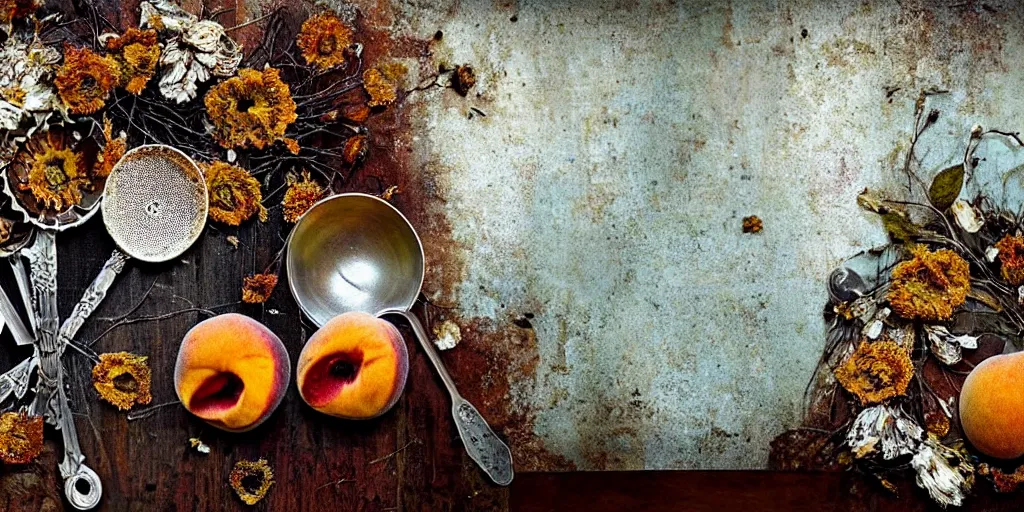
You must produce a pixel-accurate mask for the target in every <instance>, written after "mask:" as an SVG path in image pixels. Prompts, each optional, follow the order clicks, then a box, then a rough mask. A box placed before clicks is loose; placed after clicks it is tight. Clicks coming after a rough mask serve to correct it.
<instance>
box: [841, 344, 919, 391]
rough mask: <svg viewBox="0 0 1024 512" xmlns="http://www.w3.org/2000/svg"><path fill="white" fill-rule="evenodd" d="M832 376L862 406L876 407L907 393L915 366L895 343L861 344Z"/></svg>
mask: <svg viewBox="0 0 1024 512" xmlns="http://www.w3.org/2000/svg"><path fill="white" fill-rule="evenodd" d="M834 373H835V376H836V380H838V381H839V383H840V384H842V385H843V388H845V389H846V390H847V391H849V392H850V393H851V394H853V395H854V396H856V397H857V398H858V399H859V400H860V403H861V404H863V405H867V404H877V403H879V402H882V401H884V400H888V399H890V398H892V397H895V396H900V395H903V394H904V393H906V392H907V386H908V385H909V384H910V381H911V379H913V377H914V363H913V362H912V361H911V360H910V356H909V355H908V354H907V351H906V350H905V349H903V347H900V346H899V345H897V344H896V343H895V342H892V341H888V340H885V341H876V342H861V344H860V346H858V347H857V350H856V351H854V352H853V354H851V355H850V357H848V358H847V359H846V361H844V362H843V363H842V364H841V365H839V367H838V368H836V369H835V372H834Z"/></svg>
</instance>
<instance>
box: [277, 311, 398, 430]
mask: <svg viewBox="0 0 1024 512" xmlns="http://www.w3.org/2000/svg"><path fill="white" fill-rule="evenodd" d="M408 373H409V352H408V351H407V350H406V348H405V340H404V339H403V338H402V334H401V333H400V332H398V329H396V328H395V326H393V325H391V324H390V323H388V322H387V321H385V320H381V319H379V318H376V317H374V316H373V315H370V314H367V313H358V312H350V313H343V314H341V315H338V316H336V317H334V318H332V319H331V320H330V321H328V322H327V323H326V324H324V326H323V327H321V328H320V329H319V330H318V331H316V332H315V333H314V334H313V336H312V337H310V338H309V341H307V342H306V346H305V347H303V349H302V353H301V354H299V364H298V371H297V372H296V382H297V383H298V387H299V394H300V395H302V399H303V400H305V401H306V403H307V404H309V405H310V407H312V408H314V409H316V410H318V411H320V412H322V413H324V414H329V415H331V416H337V417H339V418H345V419H369V418H375V417H377V416H380V415H381V414H384V413H385V412H387V411H388V409H391V407H392V406H393V405H395V402H397V401H398V397H400V396H401V395H402V389H403V388H405V379H406V377H407V376H408Z"/></svg>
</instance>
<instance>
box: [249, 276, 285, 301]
mask: <svg viewBox="0 0 1024 512" xmlns="http://www.w3.org/2000/svg"><path fill="white" fill-rule="evenodd" d="M276 286H277V274H253V275H251V276H246V277H245V279H244V280H243V282H242V302H247V303H249V304H262V303H264V302H266V301H267V300H268V299H270V295H271V294H272V293H274V288H275V287H276Z"/></svg>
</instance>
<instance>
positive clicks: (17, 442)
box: [0, 412, 43, 464]
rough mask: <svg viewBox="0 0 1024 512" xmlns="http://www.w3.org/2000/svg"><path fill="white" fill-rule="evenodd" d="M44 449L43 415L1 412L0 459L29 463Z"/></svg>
mask: <svg viewBox="0 0 1024 512" xmlns="http://www.w3.org/2000/svg"><path fill="white" fill-rule="evenodd" d="M42 451H43V417H42V416H29V415H27V414H24V413H19V412H5V413H3V414H0V460H2V461H4V463H5V464H27V463H29V462H32V461H33V460H35V459H36V457H38V456H39V453H40V452H42Z"/></svg>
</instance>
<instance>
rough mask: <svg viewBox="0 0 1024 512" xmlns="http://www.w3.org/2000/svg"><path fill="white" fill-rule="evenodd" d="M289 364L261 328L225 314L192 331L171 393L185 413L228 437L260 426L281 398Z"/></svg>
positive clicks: (180, 355) (276, 342)
mask: <svg viewBox="0 0 1024 512" xmlns="http://www.w3.org/2000/svg"><path fill="white" fill-rule="evenodd" d="M290 379H291V362H290V361H289V360H288V352H287V351H286V350H285V348H284V344H282V343H281V340H280V339H279V338H278V337H277V336H276V335H275V334H274V333H273V332H271V331H270V329H267V328H266V327H265V326H264V325H263V324H261V323H259V322H257V321H256V320H253V319H252V318H249V317H247V316H243V315H239V314H235V313H228V314H225V315H218V316H215V317H213V318H209V319H207V320H204V321H202V322H200V323H198V324H196V326H195V327H193V328H192V330H190V331H189V332H188V333H187V334H185V339H183V340H182V341H181V348H179V349H178V361H177V363H176V364H175V366H174V389H175V391H176V392H177V393H178V398H179V399H180V400H181V403H182V404H184V405H185V408H186V409H188V410H189V412H191V413H192V414H195V415H196V416H198V417H200V418H202V419H203V420H205V421H206V422H207V423H209V424H211V425H213V426H215V427H217V428H220V429H223V430H227V431H229V432H244V431H246V430H251V429H253V428H255V427H256V426H258V425H259V424H260V423H263V421H264V420H266V419H267V418H268V417H269V416H270V414H271V413H273V412H274V409H276V408H277V406H278V404H280V403H281V399H283V398H284V394H285V391H286V390H287V389H288V381H289V380H290Z"/></svg>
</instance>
